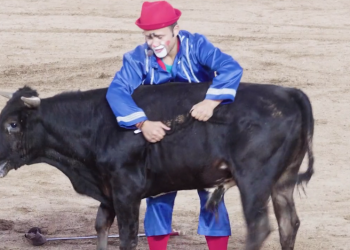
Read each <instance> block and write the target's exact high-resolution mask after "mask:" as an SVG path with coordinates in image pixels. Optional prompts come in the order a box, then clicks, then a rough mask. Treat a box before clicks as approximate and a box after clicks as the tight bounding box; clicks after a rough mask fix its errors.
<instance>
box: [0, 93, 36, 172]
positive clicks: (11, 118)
mask: <svg viewBox="0 0 350 250" xmlns="http://www.w3.org/2000/svg"><path fill="white" fill-rule="evenodd" d="M0 95H1V96H3V97H5V98H8V99H9V100H8V102H7V104H6V106H5V107H4V109H3V110H2V112H1V114H0V178H1V177H5V176H6V175H7V173H8V172H9V171H10V170H11V169H17V168H19V167H21V166H22V165H25V164H27V163H28V162H29V161H30V160H31V159H33V155H32V154H33V152H31V151H30V149H31V145H32V143H33V142H32V141H30V140H32V138H30V137H28V136H27V135H26V131H27V130H31V129H33V128H31V127H30V125H29V124H27V120H28V117H29V116H31V117H32V116H33V112H38V111H37V109H38V108H39V107H40V98H39V97H38V94H37V93H36V91H34V90H32V89H30V88H28V87H24V88H22V89H19V90H18V91H17V92H15V93H13V94H12V93H5V92H0Z"/></svg>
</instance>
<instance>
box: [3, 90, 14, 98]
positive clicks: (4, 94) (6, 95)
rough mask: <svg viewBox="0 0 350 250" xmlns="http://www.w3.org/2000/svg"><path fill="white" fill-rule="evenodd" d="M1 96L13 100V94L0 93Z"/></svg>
mask: <svg viewBox="0 0 350 250" xmlns="http://www.w3.org/2000/svg"><path fill="white" fill-rule="evenodd" d="M0 95H2V96H3V97H6V98H8V99H11V98H12V93H8V92H2V91H0Z"/></svg>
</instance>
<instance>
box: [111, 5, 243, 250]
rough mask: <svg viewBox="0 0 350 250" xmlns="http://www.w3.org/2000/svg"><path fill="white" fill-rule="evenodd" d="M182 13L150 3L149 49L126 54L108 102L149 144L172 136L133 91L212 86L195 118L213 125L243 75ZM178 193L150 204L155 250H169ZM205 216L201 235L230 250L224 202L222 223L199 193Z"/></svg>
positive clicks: (145, 16) (144, 14)
mask: <svg viewBox="0 0 350 250" xmlns="http://www.w3.org/2000/svg"><path fill="white" fill-rule="evenodd" d="M180 16H181V11H180V10H178V9H175V8H173V7H172V6H171V5H170V4H169V3H168V2H166V1H156V2H144V4H143V5H142V10H141V16H140V18H139V19H137V21H136V25H138V26H139V27H140V28H141V29H142V30H143V34H144V36H145V43H144V44H141V45H139V46H137V47H136V48H135V49H134V50H132V51H130V52H128V53H126V54H125V55H124V57H123V66H122V67H121V69H120V70H119V71H118V72H117V73H116V74H115V76H114V79H113V81H112V83H111V84H110V86H109V88H108V92H107V100H108V102H109V104H110V107H111V109H112V110H113V112H114V114H115V116H116V119H117V122H118V124H119V125H120V126H121V127H124V128H127V129H140V130H141V131H142V133H143V135H144V137H145V139H146V140H148V141H149V142H152V143H156V142H158V141H160V140H162V138H163V137H164V136H165V130H169V129H170V128H169V127H167V126H166V125H165V124H163V123H161V122H160V121H150V120H148V119H147V116H146V114H145V113H144V111H143V110H142V109H141V108H139V107H138V106H137V105H136V104H135V102H134V101H133V99H132V97H131V95H132V93H133V91H134V90H135V89H136V88H137V87H139V86H140V85H142V84H162V83H167V82H189V83H191V84H196V83H198V82H204V81H212V84H211V86H210V88H209V89H208V91H207V93H206V96H205V99H204V100H203V101H201V102H199V103H197V104H196V105H194V106H193V107H192V109H191V110H192V111H191V114H192V116H193V117H194V118H195V119H197V120H200V121H207V120H208V119H209V118H210V117H211V116H212V114H213V110H214V109H215V107H217V106H218V105H224V104H226V103H231V102H233V101H234V99H235V95H236V90H237V88H238V86H239V83H240V81H241V77H242V73H243V70H242V68H241V66H240V65H239V64H238V63H237V62H236V61H235V60H234V59H233V58H232V57H231V56H230V55H227V54H225V53H223V52H222V51H221V50H220V49H219V48H217V47H215V46H214V45H213V44H212V43H211V42H210V41H209V40H208V39H207V38H206V37H205V36H203V35H201V34H197V33H194V34H192V33H190V32H187V31H184V30H180V29H179V26H178V24H177V21H178V19H179V18H180ZM176 194H177V192H172V193H168V194H165V195H161V196H159V197H156V198H148V199H147V210H146V215H145V222H144V227H145V232H146V235H147V239H148V243H149V247H150V250H166V247H167V241H168V238H169V234H170V233H171V231H172V227H171V223H172V213H173V206H174V201H175V197H176ZM198 195H199V198H200V207H201V209H200V216H199V225H198V234H201V235H205V237H206V240H207V243H208V247H209V249H210V250H217V249H220V250H225V249H227V244H228V237H229V236H230V235H231V229H230V222H229V218H228V214H227V211H226V207H225V204H224V201H222V202H221V203H220V204H219V211H218V215H219V217H218V218H217V219H216V218H215V215H214V214H213V213H212V212H209V211H207V210H206V209H205V207H204V205H205V203H206V201H207V198H208V193H207V192H206V191H203V190H198Z"/></svg>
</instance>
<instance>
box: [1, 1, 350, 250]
mask: <svg viewBox="0 0 350 250" xmlns="http://www.w3.org/2000/svg"><path fill="white" fill-rule="evenodd" d="M141 3H142V2H141V1H139V0H138V1H135V0H133V1H121V0H115V1H109V0H99V1H88V0H75V1H68V0H50V1H43V0H11V1H9V0H7V1H5V0H0V6H1V7H0V90H3V91H14V90H17V89H18V88H20V87H22V86H24V85H29V86H31V87H33V88H35V89H37V90H38V91H39V93H40V95H41V96H42V97H46V96H50V95H53V94H56V93H59V92H62V91H67V90H78V89H81V90H86V89H92V88H99V87H107V86H108V85H109V84H110V81H111V79H112V77H113V75H114V74H115V72H116V71H117V70H118V69H119V68H120V67H121V59H122V55H123V53H125V52H127V51H129V50H131V49H133V48H134V47H135V46H136V45H138V44H139V43H142V42H143V36H142V34H141V32H140V30H139V29H138V27H137V26H136V25H134V22H135V20H136V19H137V17H138V15H139V11H140V8H141ZM171 3H172V4H173V5H174V6H175V7H177V8H179V9H181V10H182V12H183V16H182V18H181V19H180V21H179V24H180V27H181V28H182V29H187V30H189V31H192V32H198V33H202V34H204V35H206V36H207V37H208V38H209V39H210V40H211V41H212V42H213V43H214V44H215V45H217V46H219V47H220V48H221V49H222V50H223V51H224V52H226V53H229V54H231V55H232V56H233V57H234V58H235V59H236V60H238V61H239V62H240V64H241V65H242V67H243V68H244V76H243V79H242V80H243V81H250V82H259V83H275V84H279V85H283V86H293V87H298V88H301V89H303V90H304V91H305V92H306V93H307V94H308V95H309V97H310V99H311V101H312V105H313V109H314V115H315V119H316V127H315V136H314V151H315V157H316V162H315V170H316V173H315V175H314V177H313V178H312V180H311V182H310V183H309V185H308V188H307V197H306V196H305V195H301V196H299V195H298V192H296V193H295V201H296V206H297V211H298V214H299V217H300V220H301V227H300V230H299V233H298V236H297V241H296V247H295V248H296V249H305V250H306V249H307V250H316V249H317V250H319V249H327V250H328V249H339V250H340V249H342V250H345V249H350V209H349V206H350V191H349V190H350V182H349V181H348V179H349V177H350V165H349V164H348V162H349V153H350V123H349V121H350V118H349V114H350V85H349V80H350V77H349V76H350V75H349V73H350V3H349V1H348V0H332V1H331V0H323V1H320V0H309V1H304V0H294V1H287V0H285V1H276V0H260V1H259V0H246V1H231V0H223V1H215V2H214V1H213V0H212V1H200V0H192V1H188V0H177V1H175V0H174V1H171ZM4 105H5V100H4V99H3V98H0V108H2V107H3V106H4ZM303 169H305V166H303ZM225 197H226V204H227V208H228V210H229V215H230V220H231V226H232V233H233V234H232V237H231V238H230V242H229V249H242V248H243V243H244V237H245V233H246V229H245V224H244V221H243V217H242V209H241V203H240V199H239V194H238V191H237V188H233V189H232V190H230V191H229V192H228V193H227V194H226V196H225ZM269 206H270V208H271V204H270V205H269ZM97 207H98V203H97V202H96V201H94V200H93V199H91V198H88V197H83V196H80V195H78V194H76V193H75V192H74V190H73V189H72V187H71V184H70V182H69V181H68V179H67V178H66V177H65V176H64V175H63V174H62V173H61V172H59V171H58V170H56V169H55V168H53V167H51V166H48V165H45V164H37V165H33V166H24V167H22V168H21V169H19V170H17V171H12V172H10V173H9V175H8V176H7V177H6V178H4V179H1V180H0V249H1V250H5V249H32V248H34V247H32V246H30V245H29V244H28V243H27V242H26V240H25V239H24V237H23V235H24V233H25V232H26V231H27V230H28V229H29V228H31V227H33V226H38V227H41V228H42V229H43V231H44V233H45V234H46V235H47V236H48V237H54V236H86V235H94V234H95V231H94V220H95V215H96V212H97ZM144 211H145V202H144V201H143V203H142V208H141V217H140V222H141V224H140V232H143V224H142V223H143V216H144ZM198 214H199V199H198V196H197V192H196V191H182V192H179V193H178V197H177V199H176V204H175V211H174V215H173V226H174V228H175V229H178V230H182V231H184V232H185V233H186V235H185V236H181V237H173V238H171V239H170V242H169V247H168V249H176V250H179V249H180V250H181V249H191V250H202V249H207V247H206V243H205V239H204V237H202V236H198V235H197V231H196V230H197V221H198ZM270 219H271V223H272V225H273V228H274V230H273V232H272V234H271V235H270V236H269V238H268V240H267V241H266V242H265V244H264V248H263V249H280V246H279V237H278V231H277V224H276V220H275V217H274V214H273V213H272V210H271V209H270ZM116 232H117V228H116V225H113V230H112V233H116ZM110 244H111V247H110V248H111V249H118V244H119V243H118V240H117V239H112V240H110ZM41 249H50V250H54V249H75V250H76V249H84V250H85V249H95V240H85V241H66V242H50V243H47V244H45V245H44V246H43V247H41ZM139 249H148V247H147V242H146V239H145V238H140V241H139Z"/></svg>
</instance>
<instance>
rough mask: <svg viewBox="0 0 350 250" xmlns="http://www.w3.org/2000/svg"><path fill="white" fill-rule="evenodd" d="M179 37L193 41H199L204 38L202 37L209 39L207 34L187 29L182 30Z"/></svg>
mask: <svg viewBox="0 0 350 250" xmlns="http://www.w3.org/2000/svg"><path fill="white" fill-rule="evenodd" d="M179 37H180V40H181V41H183V40H184V39H188V40H189V41H190V42H192V43H194V42H198V41H199V40H202V39H207V38H206V36H205V35H203V34H200V33H191V32H189V31H187V30H180V31H179Z"/></svg>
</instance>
